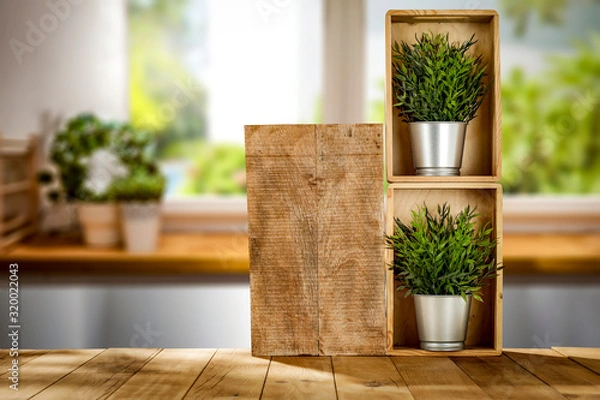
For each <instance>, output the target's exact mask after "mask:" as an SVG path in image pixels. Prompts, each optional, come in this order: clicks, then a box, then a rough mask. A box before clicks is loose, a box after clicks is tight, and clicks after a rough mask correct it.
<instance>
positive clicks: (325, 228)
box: [317, 124, 386, 355]
mask: <svg viewBox="0 0 600 400" xmlns="http://www.w3.org/2000/svg"><path fill="white" fill-rule="evenodd" d="M382 135H383V133H382V127H381V125H369V124H361V125H318V126H317V141H318V146H317V150H318V153H319V155H320V156H319V159H318V161H317V176H318V177H319V181H318V186H317V187H318V214H319V219H318V277H319V280H318V283H319V300H318V304H319V353H320V354H321V355H336V354H346V355H351V354H362V355H375V354H385V352H386V347H385V346H386V331H385V287H384V285H385V268H384V266H383V256H384V242H383V239H382V236H383V235H382V232H383V230H384V227H383V219H384V218H383V215H384V211H383V152H382V147H383V143H382Z"/></svg>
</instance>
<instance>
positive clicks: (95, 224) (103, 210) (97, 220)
mask: <svg viewBox="0 0 600 400" xmlns="http://www.w3.org/2000/svg"><path fill="white" fill-rule="evenodd" d="M77 217H78V218H79V223H80V224H81V228H82V229H83V238H84V241H85V243H86V244H87V245H88V246H94V247H112V246H116V245H118V244H119V242H120V241H121V232H120V225H119V209H118V207H117V203H114V202H108V203H78V204H77Z"/></svg>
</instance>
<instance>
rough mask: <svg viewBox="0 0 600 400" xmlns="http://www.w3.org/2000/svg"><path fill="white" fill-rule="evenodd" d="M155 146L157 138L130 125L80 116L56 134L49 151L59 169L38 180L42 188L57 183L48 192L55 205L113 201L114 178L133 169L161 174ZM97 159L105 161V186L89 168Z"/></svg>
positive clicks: (86, 114) (45, 174)
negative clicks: (61, 202)
mask: <svg viewBox="0 0 600 400" xmlns="http://www.w3.org/2000/svg"><path fill="white" fill-rule="evenodd" d="M153 144H154V137H153V136H152V135H151V134H150V133H148V132H146V131H142V130H139V129H136V128H134V127H133V126H132V125H131V124H127V123H124V124H122V123H117V122H106V121H102V120H100V119H99V118H98V117H96V116H95V115H93V114H90V113H84V114H80V115H78V116H76V117H74V118H72V119H70V120H69V121H67V124H66V127H65V128H64V129H63V130H61V131H60V132H58V133H57V134H56V136H55V138H54V141H53V143H52V146H51V148H50V160H51V161H52V163H53V164H54V166H55V167H56V168H55V170H44V171H41V172H40V173H39V174H38V181H39V182H40V183H41V184H42V185H51V184H53V183H54V182H58V186H57V187H55V188H54V189H52V190H50V191H49V192H48V198H49V199H50V200H51V201H53V202H54V201H58V200H61V199H64V200H67V201H72V200H81V201H95V202H99V201H109V200H113V199H114V193H113V191H112V189H111V184H110V181H111V179H113V180H114V178H115V177H116V176H119V175H122V174H123V173H124V172H126V171H127V170H129V171H131V170H134V169H139V170H143V171H145V172H146V173H148V174H156V173H158V166H157V164H156V162H155V159H154V154H153ZM99 151H103V154H101V155H100V154H99V153H98V152H99ZM95 157H98V158H97V159H96V160H98V159H100V160H101V161H102V162H101V165H100V175H101V176H100V178H101V181H102V184H100V182H98V181H97V180H96V179H97V177H96V176H95V173H98V171H96V170H95V169H91V168H90V160H91V159H92V158H95ZM96 169H97V168H96ZM55 171H56V172H55ZM117 171H120V172H117Z"/></svg>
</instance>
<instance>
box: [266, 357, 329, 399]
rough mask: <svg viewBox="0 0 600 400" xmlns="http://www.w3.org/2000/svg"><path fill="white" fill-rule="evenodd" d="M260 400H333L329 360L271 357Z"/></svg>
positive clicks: (326, 358) (327, 358) (320, 358)
mask: <svg viewBox="0 0 600 400" xmlns="http://www.w3.org/2000/svg"><path fill="white" fill-rule="evenodd" d="M261 399H276V400H280V399H290V400H292V399H298V400H304V399H320V400H328V399H331V400H335V399H336V391H335V383H334V380H333V374H332V370H331V359H330V358H329V357H273V359H272V361H271V366H270V367H269V373H268V375H267V379H266V380H265V386H264V389H263V393H262V396H261Z"/></svg>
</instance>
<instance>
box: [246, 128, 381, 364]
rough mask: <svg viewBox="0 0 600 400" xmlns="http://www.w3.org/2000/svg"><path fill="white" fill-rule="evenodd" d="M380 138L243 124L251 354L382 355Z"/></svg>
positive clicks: (376, 132)
mask: <svg viewBox="0 0 600 400" xmlns="http://www.w3.org/2000/svg"><path fill="white" fill-rule="evenodd" d="M382 140H383V138H382V132H381V125H370V124H363V125H279V126H249V127H246V165H247V182H248V236H249V247H250V290H251V310H252V353H253V354H254V355H265V356H266V355H302V354H306V355H317V354H321V355H334V354H365V355H366V354H384V353H385V302H384V290H385V286H384V285H385V284H384V282H385V270H384V267H383V256H384V249H383V240H382V231H383V195H382V193H383V151H382ZM294 144H296V145H294Z"/></svg>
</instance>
